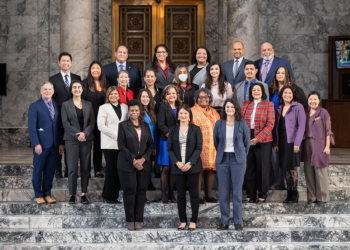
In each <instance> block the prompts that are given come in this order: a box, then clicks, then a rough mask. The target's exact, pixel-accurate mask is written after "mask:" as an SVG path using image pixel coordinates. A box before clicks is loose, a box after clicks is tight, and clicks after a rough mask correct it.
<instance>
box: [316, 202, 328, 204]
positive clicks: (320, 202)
mask: <svg viewBox="0 0 350 250" xmlns="http://www.w3.org/2000/svg"><path fill="white" fill-rule="evenodd" d="M317 203H318V204H325V203H327V202H325V201H317Z"/></svg>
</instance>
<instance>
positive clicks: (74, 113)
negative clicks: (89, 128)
mask: <svg viewBox="0 0 350 250" xmlns="http://www.w3.org/2000/svg"><path fill="white" fill-rule="evenodd" d="M69 107H70V111H71V112H72V113H73V115H74V117H75V119H76V120H77V121H78V116H77V111H76V110H75V105H74V102H73V99H70V100H69ZM83 109H84V106H83ZM84 127H85V119H84Z"/></svg>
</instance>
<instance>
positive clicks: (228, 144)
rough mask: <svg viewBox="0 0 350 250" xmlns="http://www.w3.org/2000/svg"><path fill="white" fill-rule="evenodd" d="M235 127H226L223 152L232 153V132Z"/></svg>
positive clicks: (233, 150) (233, 149)
mask: <svg viewBox="0 0 350 250" xmlns="http://www.w3.org/2000/svg"><path fill="white" fill-rule="evenodd" d="M234 129H235V126H233V127H229V126H227V125H226V140H225V150H224V152H228V153H234V152H235V148H234V147H233V131H234Z"/></svg>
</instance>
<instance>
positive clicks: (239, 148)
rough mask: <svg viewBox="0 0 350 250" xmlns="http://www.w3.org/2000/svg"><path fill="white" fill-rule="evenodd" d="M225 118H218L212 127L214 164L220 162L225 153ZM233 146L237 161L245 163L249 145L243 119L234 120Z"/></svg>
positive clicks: (247, 130) (246, 128) (246, 127)
mask: <svg viewBox="0 0 350 250" xmlns="http://www.w3.org/2000/svg"><path fill="white" fill-rule="evenodd" d="M225 143H226V120H218V121H217V122H216V123H215V127H214V145H215V148H216V160H215V164H220V163H221V162H222V159H223V157H224V153H225ZM233 147H234V150H235V155H236V159H237V162H238V163H246V162H247V155H248V152H249V147H250V139H249V129H248V126H247V123H246V122H245V121H244V120H240V121H235V127H234V129H233Z"/></svg>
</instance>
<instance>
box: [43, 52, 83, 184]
mask: <svg viewBox="0 0 350 250" xmlns="http://www.w3.org/2000/svg"><path fill="white" fill-rule="evenodd" d="M58 65H59V67H60V72H59V73H58V74H56V75H53V76H51V77H50V78H49V81H50V82H51V83H52V84H53V86H54V89H55V93H54V94H53V96H52V98H53V99H54V100H55V101H56V102H57V103H58V104H59V105H60V106H62V103H63V102H65V101H68V100H69V95H68V94H69V87H70V83H71V82H72V81H74V80H78V81H81V78H80V76H78V75H75V74H73V73H71V72H70V68H71V67H72V65H73V59H72V56H71V55H70V54H69V53H68V52H62V53H61V54H60V55H59V56H58ZM64 162H65V165H66V171H65V172H64V176H65V177H68V170H67V160H66V153H64ZM55 177H56V178H62V177H63V176H62V155H59V156H58V157H57V163H56V173H55Z"/></svg>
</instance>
